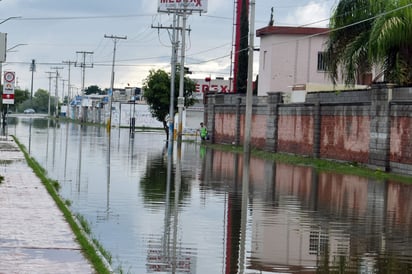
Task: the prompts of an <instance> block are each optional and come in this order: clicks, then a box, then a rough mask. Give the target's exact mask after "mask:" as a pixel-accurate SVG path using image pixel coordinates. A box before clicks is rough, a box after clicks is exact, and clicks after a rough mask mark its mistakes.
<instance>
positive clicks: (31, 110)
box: [24, 108, 36, 114]
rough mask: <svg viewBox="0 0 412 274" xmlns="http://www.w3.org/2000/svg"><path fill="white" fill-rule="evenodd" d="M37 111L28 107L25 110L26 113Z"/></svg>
mask: <svg viewBox="0 0 412 274" xmlns="http://www.w3.org/2000/svg"><path fill="white" fill-rule="evenodd" d="M33 113H36V111H35V110H34V109H32V108H28V109H25V110H24V114H33Z"/></svg>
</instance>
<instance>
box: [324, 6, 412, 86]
mask: <svg viewBox="0 0 412 274" xmlns="http://www.w3.org/2000/svg"><path fill="white" fill-rule="evenodd" d="M411 5H412V4H411V0H341V1H340V2H339V4H338V6H337V7H336V10H335V11H334V13H333V16H332V18H331V23H330V28H331V33H330V36H329V40H328V43H327V49H326V52H327V56H328V57H329V58H328V70H329V76H330V78H331V79H332V81H333V83H336V82H337V81H338V80H339V75H340V74H341V79H342V80H343V81H344V82H345V84H346V85H354V84H356V83H358V82H359V79H360V78H361V77H362V76H363V75H364V74H365V73H369V72H370V71H371V68H372V66H374V67H377V68H381V69H382V74H383V75H384V77H385V81H390V82H393V83H397V84H399V85H408V84H411V83H412V77H411V67H412V66H411V64H412V60H411V54H410V53H409V52H411V51H410V50H411V40H410V37H411V32H412V6H411Z"/></svg>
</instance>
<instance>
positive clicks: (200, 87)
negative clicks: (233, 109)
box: [193, 79, 232, 100]
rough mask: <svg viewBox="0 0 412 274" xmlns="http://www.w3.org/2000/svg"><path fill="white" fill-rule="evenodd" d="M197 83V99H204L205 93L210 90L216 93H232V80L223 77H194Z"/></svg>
mask: <svg viewBox="0 0 412 274" xmlns="http://www.w3.org/2000/svg"><path fill="white" fill-rule="evenodd" d="M193 81H195V83H196V89H195V93H194V94H195V97H196V99H198V100H199V99H203V94H204V93H208V92H214V93H232V91H231V87H230V85H231V81H229V80H223V79H210V80H209V81H206V79H193Z"/></svg>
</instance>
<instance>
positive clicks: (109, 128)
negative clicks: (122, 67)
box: [104, 34, 127, 132]
mask: <svg viewBox="0 0 412 274" xmlns="http://www.w3.org/2000/svg"><path fill="white" fill-rule="evenodd" d="M104 38H110V39H112V40H113V44H114V46H113V62H112V76H111V80H110V94H109V121H108V122H107V129H108V130H109V132H110V130H111V127H112V102H113V89H114V66H115V62H116V47H117V41H118V40H119V39H123V40H126V39H127V36H115V35H106V34H105V35H104Z"/></svg>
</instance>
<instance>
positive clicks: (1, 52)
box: [0, 32, 7, 63]
mask: <svg viewBox="0 0 412 274" xmlns="http://www.w3.org/2000/svg"><path fill="white" fill-rule="evenodd" d="M6 52H7V33H3V32H0V63H3V62H6Z"/></svg>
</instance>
